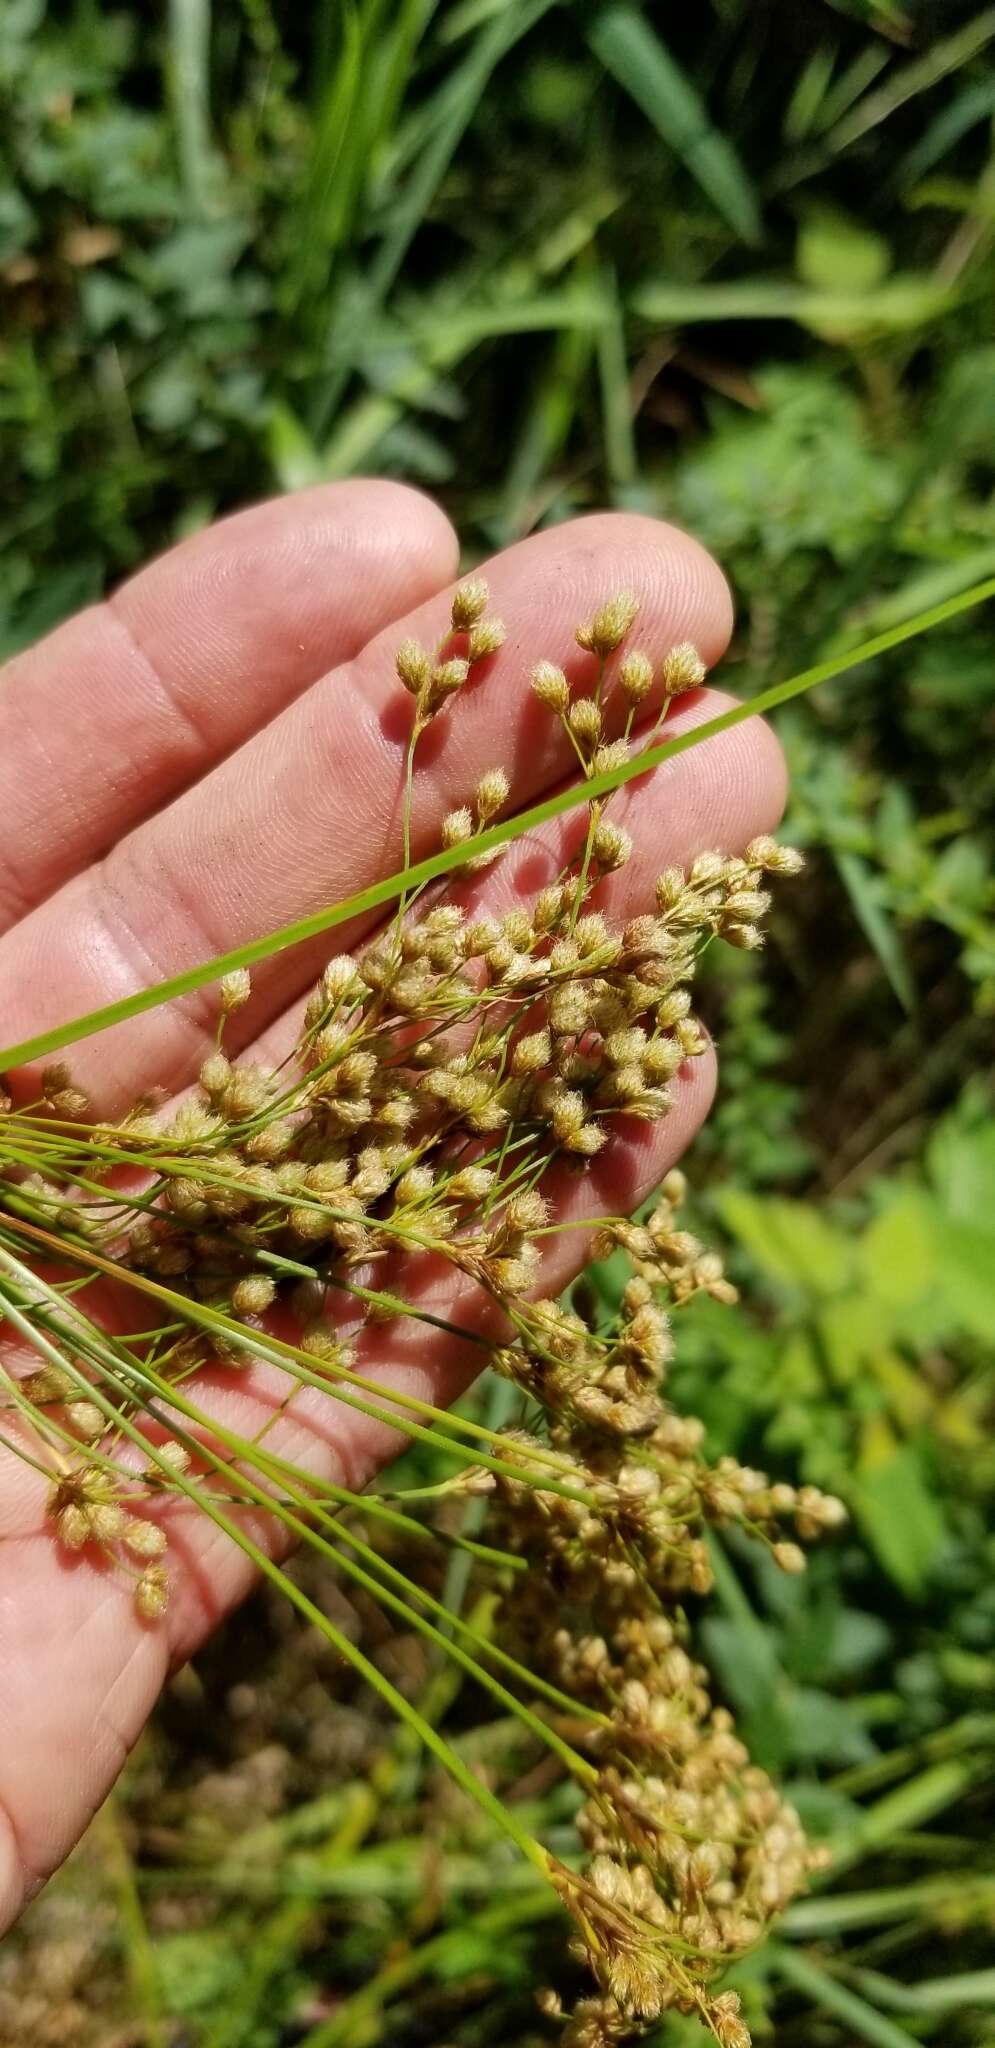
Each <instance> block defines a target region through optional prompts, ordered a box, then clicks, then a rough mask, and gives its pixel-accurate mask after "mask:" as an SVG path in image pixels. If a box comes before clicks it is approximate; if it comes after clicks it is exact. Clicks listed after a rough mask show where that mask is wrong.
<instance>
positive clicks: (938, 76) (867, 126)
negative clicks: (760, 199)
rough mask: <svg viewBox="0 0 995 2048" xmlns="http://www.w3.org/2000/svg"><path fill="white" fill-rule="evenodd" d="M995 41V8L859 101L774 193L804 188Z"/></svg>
mask: <svg viewBox="0 0 995 2048" xmlns="http://www.w3.org/2000/svg"><path fill="white" fill-rule="evenodd" d="M993 36H995V8H992V7H987V8H985V9H984V11H983V12H982V13H981V14H978V15H975V17H974V20H973V21H968V22H965V23H964V24H963V26H962V27H961V28H958V29H956V30H955V31H954V32H953V34H952V35H949V36H945V37H943V38H942V40H941V41H940V42H938V43H935V44H934V45H933V48H932V49H931V50H927V51H925V52H924V54H923V55H922V56H920V57H915V58H913V59H912V60H911V61H910V62H909V63H907V64H903V65H901V66H900V67H898V68H897V69H896V70H894V71H893V72H892V73H891V74H890V76H889V77H888V78H886V79H885V80H884V82H883V84H881V85H880V86H878V88H877V90H876V91H874V92H866V93H864V95H863V97H862V98H858V99H857V101H856V104H855V105H853V106H851V107H850V108H848V109H847V111H846V112H845V113H843V114H842V115H841V117H840V118H838V119H836V120H835V121H833V122H832V123H831V124H830V125H829V126H828V127H827V128H826V130H825V132H824V133H823V134H822V135H821V136H820V138H819V141H818V143H817V144H816V145H815V146H814V147H810V148H809V149H807V150H806V151H804V152H803V153H802V154H801V155H798V156H795V157H793V158H791V159H790V160H789V161H788V162H787V163H786V164H784V165H783V166H782V167H781V168H780V169H779V170H778V171H777V172H776V173H775V175H774V176H773V177H772V179H771V180H770V184H769V187H768V189H769V191H770V192H772V193H776V192H785V191H790V190H791V188H792V187H793V186H795V185H800V184H803V183H804V181H805V180H806V179H807V178H810V177H812V176H813V175H814V174H815V173H816V172H818V171H820V170H822V169H823V167H824V166H825V164H826V163H827V162H829V161H830V160H831V159H832V158H833V157H834V156H839V155H841V154H842V152H843V151H844V150H847V149H849V148H850V146H851V144H853V143H854V142H859V141H860V140H861V139H862V138H863V136H865V135H868V134H870V132H871V130H872V129H874V128H878V127H880V125H881V123H882V122H884V121H887V120H888V119H889V118H890V117H891V115H892V114H894V113H897V112H898V109H899V108H900V107H904V106H906V105H907V104H908V102H909V101H910V100H913V99H916V98H918V96H919V94H920V93H924V92H929V91H931V90H932V88H933V86H935V85H939V84H940V83H941V81H942V80H943V79H944V78H947V77H949V76H950V74H951V73H952V72H955V71H959V70H961V68H962V67H963V66H964V65H965V64H969V63H971V61H972V59H973V58H975V57H977V56H979V55H980V53H981V51H982V50H983V49H984V48H985V45H986V44H987V43H989V42H990V41H991V40H992V37H993ZM860 62H861V59H860V58H857V59H855V63H854V67H852V68H854V69H855V68H856V66H857V65H859V64H860ZM834 111H835V110H834Z"/></svg>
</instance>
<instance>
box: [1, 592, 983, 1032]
mask: <svg viewBox="0 0 995 2048" xmlns="http://www.w3.org/2000/svg"><path fill="white" fill-rule="evenodd" d="M992 597H995V576H993V577H990V578H989V579H988V580H987V581H986V582H984V583H979V584H976V585H975V586H974V588H973V589H971V590H965V591H962V592H961V593H960V595H959V596H957V597H952V598H949V599H948V600H947V601H946V603H944V604H939V605H934V606H933V607H932V609H931V610H930V611H927V612H920V613H919V614H918V615H917V617H916V618H914V619H908V620H906V621H905V622H904V623H903V624H901V625H897V626H893V627H891V628H890V629H889V630H888V631H887V632H885V633H878V634H876V635H875V636H874V638H873V639H870V640H865V641H864V642H862V644H861V645H860V646H859V647H853V648H849V649H847V650H846V651H845V652H843V653H837V654H833V655H830V656H829V657H828V658H827V659H826V660H825V661H821V662H816V663H815V664H814V666H812V667H811V668H807V669H803V670H802V671H801V673H800V674H799V675H795V676H789V677H788V678H787V680H786V681H784V682H781V683H774V684H772V686H771V688H770V689H768V690H763V691H761V693H760V694H759V696H756V697H751V698H748V699H746V701H745V702H743V703H741V704H734V705H733V706H732V707H731V709H730V710H728V711H722V712H720V713H719V714H718V715H717V717H715V718H709V719H706V721H705V723H704V724H703V725H699V726H695V727H693V728H692V729H691V730H689V731H686V732H683V733H679V734H678V735H677V736H676V737H675V738H674V739H670V740H663V741H661V743H660V744H659V745H658V746H655V747H648V748H646V749H645V751H644V752H643V753H642V754H639V755H636V756H635V757H634V758H633V759H631V760H628V761H623V762H621V763H620V764H619V766H618V767H617V768H609V769H606V770H605V771H604V773H603V774H601V775H592V776H590V777H589V778H588V779H587V780H586V781H584V782H577V783H571V784H570V785H569V787H568V788H566V789H562V790H558V791H557V793H556V795H555V796H551V797H545V798H544V799H543V800H542V802H541V803H537V804H532V805H531V806H530V807H529V808H528V809H526V810H524V811H518V812H517V813H516V814H515V815H514V816H513V817H510V818H506V819H503V820H502V821H501V823H500V824H497V825H492V826H490V827H489V828H488V830H487V831H486V832H478V833H476V834H475V836H474V837H473V838H472V839H467V840H465V841H462V842H461V843H460V845H458V846H453V847H444V848H442V849H441V850H440V851H439V852H438V853H434V854H431V855H430V856H429V857H428V858H427V859H426V860H423V861H418V862H416V863H415V865H414V866H413V867H409V868H401V869H399V870H398V871H397V872H396V873H395V874H393V875H388V876H386V877H385V878H384V879H383V880H382V881H379V882H373V883H371V885H370V887H369V888H368V889H360V890H357V892H356V893H355V895H353V896H349V897H347V898H345V899H344V900H343V901H342V902H340V903H335V904H331V905H329V906H328V907H327V908H326V909H324V910H317V911H315V912H313V913H312V915H311V916H310V917H304V918H299V919H297V920H296V921H295V922H294V923H293V924H289V925H284V926H283V927H282V929H281V930H280V931H277V932H269V933H267V934H266V935H265V936H264V937H262V938H258V939H251V940H249V941H248V942H247V943H246V944H245V945H243V946H236V947H233V948H232V949H231V950H230V951H229V952H227V953H222V954H219V955H218V956H217V957H216V958H215V959H213V960H207V961H202V962H200V964H199V965H197V966H195V967H188V968H185V969H184V970H183V972H182V973H181V974H175V975H171V976H169V977H168V978H167V979H166V980H164V981H161V982H157V983H156V984H155V985H154V986H153V987H152V988H146V989H137V990H136V991H135V993H134V994H133V995H130V996H124V997H122V998H121V999H120V1000H119V1001H118V1002H114V1003H105V1004H103V1005H101V1007H100V1008H98V1009H95V1010H90V1011H88V1012H87V1013H86V1015H85V1016H81V1017H74V1018H71V1019H70V1020H69V1021H68V1022H67V1023H65V1024H60V1025H56V1026H55V1027H54V1028H53V1029H52V1030H50V1031H42V1032H38V1033H37V1034H36V1035H35V1036H34V1037H32V1038H26V1039H23V1040H22V1041H21V1042H20V1043H19V1044H17V1045H11V1046H5V1047H3V1049H2V1050H0V1072H4V1071H6V1070H8V1069H10V1068H13V1067H17V1066H23V1065H25V1064H26V1063H27V1062H28V1061H30V1060H36V1059H41V1058H44V1057H45V1056H46V1055H47V1054H49V1053H52V1052H58V1051H61V1050H62V1049H63V1047H65V1046H68V1045H76V1044H78V1042H79V1040H80V1039H82V1038H90V1037H92V1036H93V1034H94V1032H97V1031H102V1030H104V1029H106V1028H107V1027H108V1026H109V1025H111V1024H121V1023H124V1022H126V1020H127V1019H128V1018H130V1017H137V1016H140V1015H141V1014H142V1013H143V1012H144V1011H146V1010H153V1009H157V1008H158V1006H159V1004H160V1003H166V1002H171V1001H173V1000H174V998H176V997H177V996H185V995H190V994H192V992H193V991H194V990H195V989H199V988H206V987H207V986H208V985H209V983H210V982H212V981H217V980H219V979H220V978H221V976H222V975H225V974H229V973H231V972H232V971H233V970H234V969H235V968H237V967H252V966H254V965H255V964H256V962H257V961H259V960H269V959H271V958H272V957H273V955H274V954H275V953H282V952H285V951H286V950H287V949H288V948H289V947H290V946H296V945H299V944H300V943H301V942H302V940H305V939H312V938H316V937H318V935H319V934H320V933H322V932H326V931H331V930H333V929H334V928H335V927H336V926H337V925H341V924H345V923H346V922H347V921H348V920H349V919H351V918H354V917H361V916H364V915H365V914H366V913H367V912H368V911H371V910H379V909H382V908H383V906H384V905H385V904H388V903H393V902H396V901H397V899H398V898H399V897H401V896H404V895H407V894H410V893H411V891H412V890H414V889H416V888H422V887H423V886H424V885H425V884H426V883H428V882H434V881H436V880H438V878H439V877H440V876H442V875H445V874H448V873H449V872H450V871H451V870H452V869H454V868H458V867H462V866H463V865H464V864H465V862H466V861H467V860H470V859H472V858H474V857H475V856H476V855H478V854H480V853H490V852H492V851H495V850H496V849H497V848H499V847H502V846H507V845H508V844H510V842H511V841H512V840H513V839H518V838H520V837H521V836H522V834H523V833H526V832H533V831H535V830H536V829H537V827H539V826H540V825H546V824H549V823H550V822H551V821H552V820H553V819H555V818H562V817H565V816H566V815H567V813H568V812H569V811H572V810H575V809H577V807H578V806H579V805H581V804H588V803H590V802H591V801H592V800H593V799H594V798H596V797H602V796H610V795H611V793H612V791H613V790H616V789H620V788H621V787H622V786H623V784H624V783H626V782H631V781H632V780H633V779H634V778H635V777H636V776H638V775H645V774H647V773H648V772H649V771H650V770H651V769H653V768H659V767H661V766H662V765H663V763H664V762H665V761H672V760H675V759H676V758H677V756H678V755H680V754H685V753H689V752H690V751H691V749H692V748H693V747H697V746H702V745H703V744H704V742H705V741H706V740H709V739H712V738H714V737H715V735H716V734H718V733H721V732H728V731H730V730H731V728H732V727H733V726H736V725H741V724H742V723H743V722H744V720H745V719H747V718H758V717H760V716H762V715H763V714H764V713H766V712H768V711H775V710H776V709H777V708H778V706H779V705H781V704H787V703H788V702H790V700H791V699H792V698H794V697H801V696H804V695H805V693H806V692H807V691H809V690H812V689H815V688H816V687H817V685H818V684H820V683H827V682H832V681H833V680H834V679H835V678H836V677H837V676H842V675H845V674H847V672H848V671H849V670H850V669H854V668H859V667H861V666H862V665H863V663H864V662H867V661H873V660H875V659H876V658H877V656H878V655H881V654H887V653H889V652H890V651H891V650H892V649H893V648H895V647H901V646H903V645H904V644H905V642H906V641H909V640H915V639H917V638H919V636H920V635H922V634H923V633H927V632H930V631H932V630H933V628H935V627H936V626H940V625H943V624H944V623H945V621H946V620H948V619H954V618H958V617H959V616H960V614H961V613H962V612H966V611H971V610H973V609H974V608H975V607H976V606H978V605H980V604H984V603H986V602H987V601H988V599H990V598H992Z"/></svg>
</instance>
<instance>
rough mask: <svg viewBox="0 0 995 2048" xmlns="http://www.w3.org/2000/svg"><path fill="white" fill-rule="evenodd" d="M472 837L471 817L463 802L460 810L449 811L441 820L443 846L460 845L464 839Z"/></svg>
mask: <svg viewBox="0 0 995 2048" xmlns="http://www.w3.org/2000/svg"><path fill="white" fill-rule="evenodd" d="M472 838H473V819H472V817H471V816H470V813H469V811H468V810H467V808H466V805H465V804H464V805H463V807H462V809H461V810H458V811H449V812H448V814H447V815H446V817H444V818H443V820H442V844H443V846H462V844H463V841H464V839H472Z"/></svg>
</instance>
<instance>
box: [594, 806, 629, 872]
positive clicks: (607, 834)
mask: <svg viewBox="0 0 995 2048" xmlns="http://www.w3.org/2000/svg"><path fill="white" fill-rule="evenodd" d="M593 852H594V858H595V860H596V861H597V863H598V866H599V867H601V868H603V869H604V871H605V873H606V874H613V873H614V871H615V869H616V868H623V867H624V866H625V863H626V861H627V860H628V859H629V857H630V855H631V853H632V839H631V836H630V834H629V833H628V832H626V831H625V830H624V829H623V827H622V826H621V825H613V824H611V822H610V821H609V820H608V819H607V818H602V820H601V823H600V824H599V825H597V826H596V827H595V831H594V840H593Z"/></svg>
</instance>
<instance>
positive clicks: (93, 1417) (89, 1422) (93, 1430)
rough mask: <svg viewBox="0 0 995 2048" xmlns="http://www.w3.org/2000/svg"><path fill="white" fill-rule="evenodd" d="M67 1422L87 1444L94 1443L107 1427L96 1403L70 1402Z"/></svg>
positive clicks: (67, 1409)
mask: <svg viewBox="0 0 995 2048" xmlns="http://www.w3.org/2000/svg"><path fill="white" fill-rule="evenodd" d="M66 1421H67V1422H68V1424H69V1426H70V1428H71V1429H74V1430H75V1431H76V1434H77V1436H80V1437H82V1438H83V1440H84V1442H86V1443H94V1442H95V1441H96V1438H97V1437H98V1436H102V1435H103V1432H104V1430H105V1428H106V1427H107V1425H106V1422H105V1421H104V1416H103V1413H102V1411H101V1409H99V1408H98V1407H97V1404H96V1402H95V1401H70V1402H68V1403H67V1406H66Z"/></svg>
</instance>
